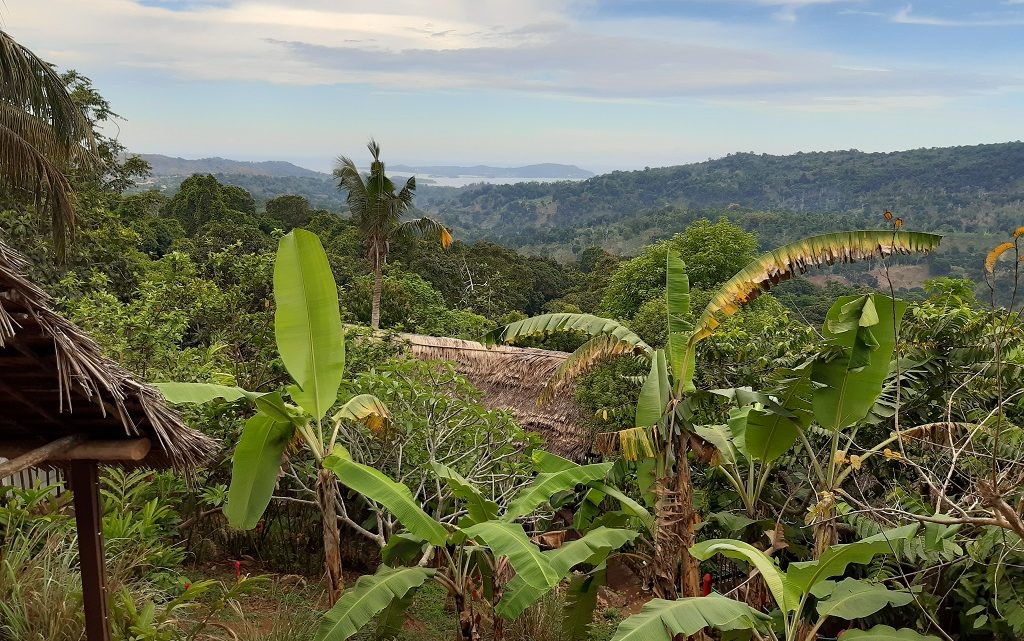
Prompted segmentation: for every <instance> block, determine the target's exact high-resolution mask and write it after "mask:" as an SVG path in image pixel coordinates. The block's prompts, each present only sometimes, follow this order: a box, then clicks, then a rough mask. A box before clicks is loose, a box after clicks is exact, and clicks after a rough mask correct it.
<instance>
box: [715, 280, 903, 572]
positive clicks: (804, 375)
mask: <svg viewBox="0 0 1024 641" xmlns="http://www.w3.org/2000/svg"><path fill="white" fill-rule="evenodd" d="M906 307H907V305H906V303H905V302H903V301H900V300H897V299H893V298H890V297H888V296H885V295H881V294H866V295H862V296H844V297H841V298H839V299H838V300H836V302H835V303H834V304H833V305H832V307H831V309H829V312H828V314H827V315H826V318H825V324H824V327H823V328H822V335H823V336H824V339H825V340H824V343H823V345H822V346H821V348H820V349H819V350H818V354H817V355H816V356H815V357H814V358H813V359H811V360H810V361H809V362H807V363H804V364H803V365H801V366H799V367H797V368H794V369H792V370H789V371H786V372H781V375H780V376H778V377H777V378H779V379H780V381H779V383H778V384H777V385H775V386H774V387H773V388H772V389H771V390H770V391H768V392H765V393H762V392H753V391H751V390H749V389H731V390H717V391H716V393H718V394H720V395H723V396H726V397H728V398H730V399H732V400H733V401H735V403H736V407H735V408H734V409H732V410H731V412H730V415H729V420H728V422H727V423H726V424H725V425H713V426H701V427H698V428H696V432H697V433H698V434H699V435H700V436H701V437H703V438H704V439H706V440H707V441H709V442H711V443H712V444H713V445H714V446H715V447H716V448H717V449H718V456H717V464H718V465H719V468H720V470H721V471H722V472H723V474H724V476H725V478H726V480H727V481H728V482H729V483H730V485H732V486H733V488H734V489H735V490H736V491H737V493H738V495H739V497H740V499H741V501H742V502H743V504H744V507H745V508H746V509H747V511H748V514H749V515H750V516H754V514H755V509H756V508H755V506H756V504H757V501H758V500H759V499H760V496H761V492H762V491H763V489H764V487H765V483H766V482H767V479H768V477H769V474H770V473H771V471H772V464H773V462H774V461H775V460H776V459H778V458H779V457H780V456H782V455H783V454H784V453H786V452H787V451H789V450H790V449H791V448H792V447H793V446H794V445H795V444H797V443H800V444H802V446H803V447H804V448H805V449H806V452H807V455H808V458H809V460H810V464H811V469H812V479H813V480H814V484H815V488H814V489H815V491H816V495H817V496H818V497H820V499H819V501H818V502H817V503H816V504H814V505H813V506H812V507H811V510H810V512H809V514H808V520H809V522H810V523H812V524H813V525H814V528H815V550H816V552H815V553H816V554H817V553H818V551H820V550H824V549H826V548H828V547H829V546H831V545H832V544H834V543H836V542H837V539H836V530H835V524H834V519H835V514H836V512H835V507H836V504H835V498H834V497H835V496H836V492H837V490H839V489H840V486H841V485H842V483H843V481H844V480H845V479H846V478H847V477H848V476H849V474H850V473H851V472H852V471H854V470H855V469H858V468H860V466H861V465H862V463H863V460H864V458H866V457H867V456H869V455H870V453H871V452H872V451H874V450H879V449H881V447H882V446H886V445H889V444H891V443H892V442H893V440H894V439H888V440H886V441H884V442H883V443H882V444H881V446H880V447H877V448H872V450H869V451H865V452H862V453H860V454H853V453H852V452H851V449H852V445H853V444H854V443H855V442H856V437H857V433H858V430H859V428H860V427H861V426H863V425H864V424H865V423H866V421H865V419H867V417H868V415H869V413H870V412H871V411H872V409H873V408H874V407H875V404H876V403H877V401H878V399H879V397H880V396H881V394H882V391H883V387H884V385H885V382H886V380H887V379H888V378H890V377H891V376H892V375H893V368H892V363H893V356H894V352H895V347H896V336H897V333H898V332H899V327H900V322H901V320H902V318H903V314H904V312H905V311H906ZM812 423H813V424H815V425H816V426H817V429H818V430H819V432H821V433H824V434H825V435H826V436H827V438H828V442H829V448H828V449H827V450H826V454H825V456H824V457H822V455H821V453H820V452H819V451H817V450H816V449H815V448H814V447H813V446H812V445H811V441H812V438H811V437H810V435H809V432H810V430H811V427H812Z"/></svg>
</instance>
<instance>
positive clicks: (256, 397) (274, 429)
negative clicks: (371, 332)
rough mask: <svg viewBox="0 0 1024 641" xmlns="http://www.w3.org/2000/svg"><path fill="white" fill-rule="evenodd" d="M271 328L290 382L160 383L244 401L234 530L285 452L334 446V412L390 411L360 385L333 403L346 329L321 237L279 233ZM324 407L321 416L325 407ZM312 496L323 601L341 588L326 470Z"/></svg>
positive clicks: (330, 478)
mask: <svg viewBox="0 0 1024 641" xmlns="http://www.w3.org/2000/svg"><path fill="white" fill-rule="evenodd" d="M274 301H275V303H276V309H275V313H274V334H275V338H276V341H277V350H278V354H279V355H280V357H281V361H282V362H283V363H284V366H285V369H286V370H287V371H288V374H289V375H290V376H291V379H292V383H291V384H290V385H287V386H286V387H284V388H283V389H279V390H274V391H271V392H254V391H249V390H244V389H242V388H239V387H232V386H228V385H214V384H207V383H173V382H172V383H159V384H157V388H158V389H159V390H160V391H161V392H162V393H163V395H164V396H165V397H166V398H167V400H168V401H170V402H172V403H190V404H202V403H209V402H212V401H215V400H218V399H221V400H225V401H242V400H244V401H246V402H248V403H250V404H251V405H253V406H254V407H255V410H256V411H255V413H254V414H253V416H252V417H251V418H249V419H248V420H247V421H246V422H245V424H244V426H243V428H242V435H241V437H240V438H239V440H238V443H237V444H236V445H235V450H234V454H233V455H232V460H231V484H230V486H229V488H228V496H227V502H226V504H225V506H224V515H225V516H226V517H227V519H228V523H229V524H230V525H231V526H233V527H236V528H240V529H245V530H248V529H252V528H253V527H255V526H256V524H257V523H258V522H259V520H260V519H261V518H262V516H263V513H264V512H265V511H266V509H267V505H268V504H269V503H270V500H271V498H272V496H273V493H274V487H275V486H276V484H277V478H278V476H279V472H280V469H281V465H282V461H283V459H284V457H285V451H286V450H287V449H288V448H289V447H290V446H292V445H293V444H299V445H300V446H303V447H305V449H306V450H307V451H308V452H309V454H310V455H312V457H313V458H314V459H315V460H316V461H318V462H319V461H322V460H323V459H324V458H325V457H327V455H328V454H329V453H330V452H331V451H332V450H333V449H334V447H335V445H336V444H337V440H338V431H339V426H340V422H341V421H359V422H362V423H364V424H366V425H367V426H368V427H370V428H371V429H379V428H380V427H381V426H382V425H383V424H384V423H385V422H386V421H388V420H390V414H389V413H388V410H387V408H386V407H384V405H383V404H382V403H381V402H380V401H379V400H378V399H377V398H376V397H374V396H372V395H369V394H361V395H359V396H355V397H353V398H351V399H348V400H347V401H345V402H344V403H342V404H341V406H340V407H339V408H338V409H336V410H335V411H334V412H333V413H331V410H332V409H333V408H335V407H336V406H338V401H339V399H338V390H339V388H340V386H341V380H342V376H343V373H344V369H345V337H344V333H343V331H342V325H341V313H340V311H339V307H338V287H337V284H336V283H335V281H334V275H333V273H332V272H331V268H330V265H329V264H328V262H327V255H326V254H325V253H324V249H323V246H322V245H321V244H320V239H319V238H317V236H316V235H315V234H313V233H311V232H308V231H306V230H304V229H295V230H293V231H291V232H290V233H288V234H287V235H285V236H284V237H282V238H281V241H280V243H279V245H278V249H277V257H276V261H275V263H274ZM329 414H330V416H328V415H329ZM316 487H317V503H318V505H319V508H320V512H321V516H322V524H323V536H324V552H325V558H324V563H325V567H326V570H327V578H328V588H329V595H330V599H331V603H334V602H335V601H336V600H337V597H338V595H339V594H340V592H341V590H342V589H343V588H344V583H343V579H342V573H341V544H340V533H339V531H338V521H337V515H336V511H335V503H336V501H337V496H338V484H337V479H336V478H335V476H334V475H333V474H332V473H330V472H329V471H327V470H321V471H320V472H319V473H318V475H317V480H316Z"/></svg>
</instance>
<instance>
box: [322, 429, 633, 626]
mask: <svg viewBox="0 0 1024 641" xmlns="http://www.w3.org/2000/svg"><path fill="white" fill-rule="evenodd" d="M548 456H549V457H551V458H548V457H542V458H541V459H539V460H541V461H544V463H543V465H544V466H545V469H547V470H548V471H542V472H541V473H540V474H538V476H537V477H536V478H535V479H534V481H533V483H531V484H530V485H529V486H527V487H525V488H523V489H522V490H521V491H520V492H519V494H518V495H516V496H515V497H514V498H513V499H512V500H511V501H510V502H509V504H508V506H507V507H506V508H505V509H504V510H501V509H500V507H499V506H498V504H497V503H495V502H493V501H491V500H489V499H487V498H486V497H485V496H484V495H483V494H482V493H481V492H480V490H479V489H477V488H476V487H475V486H473V485H472V484H471V483H470V482H469V481H467V480H466V479H465V478H463V477H462V476H461V475H459V474H458V473H457V472H455V471H454V470H452V469H450V468H448V467H446V466H444V465H441V464H438V463H434V464H433V465H432V467H433V471H434V474H435V475H436V477H437V479H438V480H439V481H441V482H444V483H446V484H447V485H448V487H449V488H450V489H451V491H452V494H453V495H454V496H455V497H456V498H458V499H459V500H460V501H461V503H462V505H463V510H464V512H465V514H464V515H463V516H462V518H461V519H460V520H459V521H458V523H457V524H454V525H452V524H443V523H440V522H438V521H436V520H434V518H432V517H431V516H430V515H428V514H427V513H426V512H425V511H424V510H423V508H422V507H421V506H420V505H419V504H418V503H417V502H416V501H415V500H414V499H413V495H412V491H411V490H410V489H409V488H408V487H407V486H405V485H403V484H401V483H398V482H396V481H393V480H392V479H390V478H388V477H387V475H385V474H384V473H383V472H381V471H379V470H377V469H374V468H372V467H368V466H365V465H362V464H360V463H356V462H355V461H353V460H352V458H351V456H350V455H349V453H348V452H347V451H346V450H345V449H344V448H343V447H341V446H337V447H336V448H335V450H334V452H333V453H332V454H331V455H330V456H328V457H327V458H325V459H324V461H323V465H324V468H325V469H327V470H330V471H331V472H333V473H334V474H336V475H337V477H338V478H339V479H340V481H341V483H342V484H344V485H345V486H346V487H348V488H350V489H352V490H354V491H356V492H358V493H359V494H361V495H362V496H363V497H365V498H366V499H367V500H370V501H374V502H376V503H379V504H380V505H382V506H383V507H384V508H385V509H387V510H388V511H390V512H391V513H392V514H393V515H394V517H395V519H396V520H397V521H398V522H400V523H401V524H402V525H403V526H404V527H405V531H403V532H399V533H397V534H395V535H393V536H392V537H391V539H390V540H389V541H388V543H387V545H386V546H385V547H384V549H383V551H382V554H381V556H382V560H383V562H384V565H382V566H381V567H380V568H379V569H378V571H377V573H376V574H373V575H369V576H364V577H362V578H360V579H359V580H358V581H357V582H356V584H355V586H354V587H353V588H351V589H349V590H348V591H346V592H345V593H344V594H343V595H342V596H341V598H340V599H339V600H338V602H337V604H336V605H335V606H334V607H333V608H332V609H331V610H330V611H329V612H328V613H327V614H326V615H325V617H324V620H323V622H322V624H321V626H320V628H319V630H318V632H317V635H316V639H317V641H344V640H345V639H348V638H349V637H351V636H352V635H353V634H355V633H356V632H357V631H358V630H359V629H360V628H362V627H363V626H365V625H366V624H367V623H368V622H369V621H370V620H371V619H372V618H373V617H375V616H378V615H380V617H379V624H378V630H379V633H380V635H381V636H383V637H387V636H391V635H393V633H394V631H395V630H397V629H398V627H399V626H400V625H401V622H402V620H403V613H404V611H405V609H406V608H407V607H408V604H409V601H410V600H411V597H412V595H413V593H414V592H415V590H416V589H417V588H418V587H420V586H421V585H423V583H425V582H426V581H427V580H430V579H433V580H434V581H436V582H438V583H440V584H441V585H442V586H444V588H445V589H446V590H447V591H448V593H449V594H450V596H451V597H452V599H453V601H454V603H455V606H456V610H457V611H458V615H459V638H460V639H462V640H463V641H476V640H478V639H480V638H481V634H482V633H481V630H480V616H479V614H478V613H477V612H475V610H474V602H475V601H476V600H477V599H478V598H480V597H481V596H483V595H485V594H486V595H487V596H488V597H489V598H490V599H491V602H492V603H493V608H494V612H495V614H496V615H497V617H496V618H495V621H494V630H493V636H494V638H496V639H500V638H501V636H502V634H501V630H502V626H501V620H502V619H504V620H513V619H515V618H517V617H518V616H519V615H520V614H522V612H523V611H524V610H525V609H526V608H527V607H529V606H530V605H531V604H533V603H535V602H536V601H537V600H539V599H540V598H542V597H543V596H544V595H545V594H547V593H548V592H550V591H551V590H553V589H554V588H555V586H557V585H558V583H559V582H560V581H561V580H562V579H563V578H565V577H566V576H567V575H569V574H570V572H571V570H572V569H573V568H574V567H576V566H579V565H580V564H587V565H589V566H597V567H599V568H600V567H602V566H603V564H604V562H605V560H606V559H607V557H608V556H609V555H610V554H611V553H612V552H614V551H615V550H617V549H618V548H620V547H621V546H623V545H626V544H628V543H631V542H632V541H633V540H634V539H635V538H636V537H637V536H638V533H637V532H636V531H634V530H630V529H622V528H609V527H603V526H602V527H597V528H594V529H593V530H591V531H589V532H587V533H586V534H585V535H584V536H582V537H581V538H579V539H577V540H575V541H571V542H568V543H565V544H564V545H562V546H561V547H559V548H557V549H554V550H549V551H545V552H542V551H541V550H540V548H539V547H538V546H537V545H536V544H535V543H534V542H533V541H532V540H531V539H530V538H529V536H528V535H527V533H526V531H525V530H524V529H523V526H522V525H521V524H519V523H517V522H516V520H517V519H519V518H521V517H524V516H527V515H529V514H531V513H533V512H534V511H536V510H537V509H538V508H539V507H541V506H542V505H544V504H546V503H547V502H548V501H549V500H550V498H551V497H552V496H554V495H557V494H558V493H561V492H565V491H569V490H572V489H573V488H575V487H576V486H577V485H580V484H583V485H586V486H590V485H591V484H592V485H593V486H594V487H600V488H603V489H604V490H608V489H610V488H608V487H607V486H605V485H604V484H605V477H606V476H607V475H608V472H609V470H610V469H611V467H612V463H596V464H591V465H576V464H574V463H571V462H569V461H565V459H559V458H558V457H553V455H548ZM562 462H564V464H563V463H562ZM627 500H628V499H627ZM640 509H641V510H642V508H640ZM639 516H640V517H643V516H644V515H643V514H642V513H641V514H639ZM647 516H648V517H649V515H647ZM432 558H433V559H434V561H435V565H437V566H438V567H426V565H427V564H428V562H429V561H430V560H431V559H432ZM509 572H511V573H513V575H512V577H511V580H507V581H506V580H504V579H503V577H505V576H507V575H508V574H509ZM593 594H594V595H596V587H595V588H594V589H593ZM588 603H590V609H589V610H586V606H587V604H588ZM580 608H582V609H583V610H584V612H583V613H582V614H581V613H579V612H570V613H568V614H567V624H566V625H567V629H573V628H572V626H573V623H574V622H576V621H580V620H584V619H585V620H586V622H587V623H589V621H590V617H592V615H593V604H592V602H588V601H587V600H586V599H584V600H582V604H581V605H580ZM572 638H574V639H575V638H579V636H578V634H576V635H574V636H572Z"/></svg>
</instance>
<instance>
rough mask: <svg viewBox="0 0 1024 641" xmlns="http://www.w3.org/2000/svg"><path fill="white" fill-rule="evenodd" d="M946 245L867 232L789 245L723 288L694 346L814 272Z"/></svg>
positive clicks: (916, 236)
mask: <svg viewBox="0 0 1024 641" xmlns="http://www.w3.org/2000/svg"><path fill="white" fill-rule="evenodd" d="M941 240H942V237H941V236H938V235H935V234H926V233H922V232H903V231H901V232H898V233H896V232H893V231H887V230H862V231H848V232H838V233H833V234H822V235H820V236H811V237H810V238H804V239H803V240H798V241H796V242H794V243H790V244H788V245H783V246H782V247H779V248H778V249H775V250H773V251H770V252H768V253H767V254H764V255H763V256H761V257H760V258H758V259H757V260H755V261H754V262H752V263H750V264H749V265H747V266H746V267H744V268H743V269H742V270H740V272H739V273H738V274H736V275H735V276H733V277H732V278H731V279H729V280H728V281H727V282H726V283H725V284H724V285H722V287H721V288H720V289H719V290H718V292H716V293H715V295H714V296H712V298H711V300H710V301H709V302H708V304H707V307H705V309H704V312H703V313H702V314H701V317H700V319H698V321H697V324H696V327H695V329H694V331H693V333H692V334H691V337H690V343H691V344H694V343H697V342H698V341H700V340H703V339H704V338H707V337H708V336H710V335H711V333H712V332H713V331H714V330H715V328H716V327H718V326H719V325H720V324H721V322H722V320H723V319H725V318H726V317H728V316H731V315H732V314H735V313H736V311H737V310H738V309H739V308H740V307H742V306H743V305H746V304H747V303H749V302H750V301H752V300H753V299H754V298H756V297H757V296H758V295H760V294H761V293H762V292H765V291H768V290H769V289H771V288H772V287H774V286H775V285H777V284H778V283H780V282H781V281H784V280H787V279H789V278H791V277H793V276H794V275H796V274H802V273H804V272H805V271H807V269H808V268H809V267H812V266H813V267H822V266H825V265H832V264H835V263H837V262H843V263H847V262H850V263H852V262H855V261H858V260H865V259H868V258H882V257H886V256H891V255H894V254H912V253H925V252H929V251H932V250H934V249H936V248H937V247H938V246H939V242H940V241H941Z"/></svg>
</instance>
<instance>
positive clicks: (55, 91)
mask: <svg viewBox="0 0 1024 641" xmlns="http://www.w3.org/2000/svg"><path fill="white" fill-rule="evenodd" d="M0 102H4V103H7V104H9V105H13V106H14V107H16V108H19V109H22V110H24V111H26V112H28V113H31V114H33V115H34V116H36V117H38V118H40V119H42V120H44V121H45V122H47V123H49V124H50V125H51V126H52V127H53V128H54V133H55V135H56V137H57V139H59V140H60V141H61V143H62V145H63V146H64V147H66V148H70V147H72V146H75V145H80V144H84V145H85V146H86V147H87V148H89V149H92V150H95V148H96V142H95V139H94V138H93V132H92V125H91V123H90V122H89V120H88V118H86V117H85V113H84V112H83V111H82V109H81V107H79V106H78V105H77V104H75V101H74V100H73V99H72V98H71V95H70V94H69V93H68V91H67V87H66V86H65V84H64V80H63V79H62V78H61V77H60V75H59V74H58V73H57V72H56V71H55V70H54V68H53V67H52V66H51V65H50V64H49V63H47V62H46V61H44V60H42V59H40V58H39V57H38V56H36V55H35V54H34V53H32V51H30V50H29V49H28V48H27V47H25V46H23V45H21V44H19V43H18V42H17V41H15V40H14V38H12V37H11V36H10V34H8V33H6V32H5V31H0Z"/></svg>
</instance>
